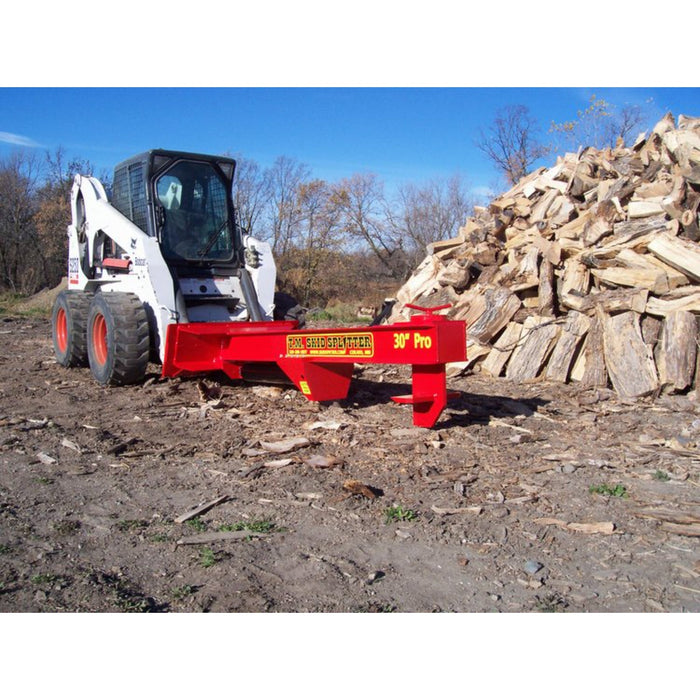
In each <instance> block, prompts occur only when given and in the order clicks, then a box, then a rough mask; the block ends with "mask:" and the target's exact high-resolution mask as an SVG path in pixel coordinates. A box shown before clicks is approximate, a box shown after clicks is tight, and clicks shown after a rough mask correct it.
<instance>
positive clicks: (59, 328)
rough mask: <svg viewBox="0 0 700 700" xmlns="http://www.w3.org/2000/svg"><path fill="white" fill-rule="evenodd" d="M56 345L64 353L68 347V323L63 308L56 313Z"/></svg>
mask: <svg viewBox="0 0 700 700" xmlns="http://www.w3.org/2000/svg"><path fill="white" fill-rule="evenodd" d="M56 345H58V349H59V351H60V352H62V353H63V352H65V351H66V350H67V349H68V323H67V321H66V312H65V311H64V310H63V309H59V310H58V313H57V314H56Z"/></svg>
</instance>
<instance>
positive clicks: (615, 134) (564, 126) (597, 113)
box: [550, 95, 646, 150]
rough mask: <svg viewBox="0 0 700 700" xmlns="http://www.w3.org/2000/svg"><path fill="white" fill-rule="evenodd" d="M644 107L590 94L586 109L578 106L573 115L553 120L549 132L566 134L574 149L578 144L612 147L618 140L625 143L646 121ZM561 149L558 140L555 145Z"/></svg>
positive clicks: (567, 140) (565, 138) (567, 145)
mask: <svg viewBox="0 0 700 700" xmlns="http://www.w3.org/2000/svg"><path fill="white" fill-rule="evenodd" d="M645 121H646V117H645V114H644V110H643V109H642V108H641V107H640V106H639V105H630V104H627V105H624V106H623V107H621V108H618V107H616V106H615V105H614V104H612V103H611V102H608V101H607V100H605V99H602V98H598V97H596V96H595V95H591V97H590V98H589V100H588V107H586V109H579V110H578V111H577V112H576V117H575V118H574V119H569V120H568V121H563V122H552V125H551V127H550V132H551V133H552V134H555V135H559V136H561V137H563V139H564V144H565V146H566V147H568V148H570V149H571V150H576V149H577V148H587V147H589V146H592V147H593V148H606V147H610V148H613V147H614V146H616V145H617V143H618V141H619V140H622V142H623V143H624V142H625V141H626V140H627V139H628V138H629V137H630V136H632V135H633V134H634V132H635V131H636V130H638V129H639V128H640V127H642V125H643V124H644V123H645ZM553 147H554V148H555V149H557V150H558V149H559V144H558V143H557V144H555V145H554V146H553Z"/></svg>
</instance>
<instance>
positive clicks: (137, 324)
mask: <svg viewBox="0 0 700 700" xmlns="http://www.w3.org/2000/svg"><path fill="white" fill-rule="evenodd" d="M87 348H88V361H89V363H90V370H91V371H92V374H93V376H94V377H95V379H96V380H97V381H98V382H99V383H100V384H102V385H106V384H111V385H115V386H118V385H122V384H135V383H137V382H140V381H141V380H142V379H143V378H144V376H145V374H146V367H147V366H148V358H149V354H150V339H149V327H148V317H147V315H146V310H145V309H144V308H143V304H142V303H141V301H140V300H139V298H138V297H137V296H136V295H135V294H131V293H125V292H108V293H106V294H96V295H95V296H94V297H93V300H92V303H91V304H90V310H89V313H88V321H87Z"/></svg>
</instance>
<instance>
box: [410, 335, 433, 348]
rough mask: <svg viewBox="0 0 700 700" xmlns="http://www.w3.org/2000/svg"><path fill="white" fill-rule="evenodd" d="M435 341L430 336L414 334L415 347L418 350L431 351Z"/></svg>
mask: <svg viewBox="0 0 700 700" xmlns="http://www.w3.org/2000/svg"><path fill="white" fill-rule="evenodd" d="M432 344H433V339H432V338H431V337H430V336H429V335H421V334H420V333H418V332H417V331H416V332H415V333H414V334H413V347H414V348H415V349H416V350H430V348H431V346H432Z"/></svg>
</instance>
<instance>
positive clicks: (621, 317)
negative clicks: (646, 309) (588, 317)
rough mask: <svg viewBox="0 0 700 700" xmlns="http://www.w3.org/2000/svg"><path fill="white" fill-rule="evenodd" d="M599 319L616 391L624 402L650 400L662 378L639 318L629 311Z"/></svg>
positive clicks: (601, 313) (606, 356)
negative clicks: (649, 396) (634, 399)
mask: <svg viewBox="0 0 700 700" xmlns="http://www.w3.org/2000/svg"><path fill="white" fill-rule="evenodd" d="M596 315H597V316H598V317H600V318H601V320H602V325H603V347H604V353H605V364H606V367H607V369H608V372H609V374H610V381H611V382H612V385H613V388H614V389H615V391H616V392H617V393H618V394H619V395H620V396H622V397H625V398H638V397H641V396H647V395H649V394H651V393H652V392H654V391H656V389H657V388H658V386H659V378H658V375H657V373H656V365H655V364H654V357H653V356H652V354H651V351H650V349H649V346H648V345H646V344H645V342H644V339H643V338H642V332H641V329H640V325H639V318H640V316H639V314H637V313H635V312H633V311H628V312H626V313H622V314H618V315H617V316H608V315H606V314H603V312H601V311H600V310H598V311H597V312H596Z"/></svg>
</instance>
